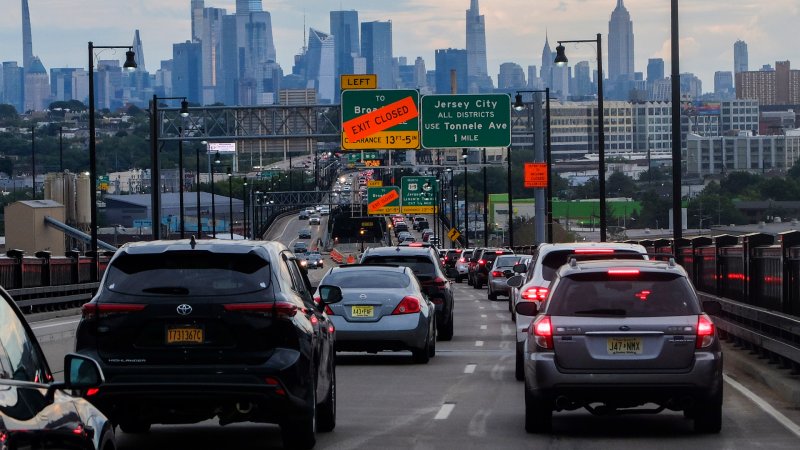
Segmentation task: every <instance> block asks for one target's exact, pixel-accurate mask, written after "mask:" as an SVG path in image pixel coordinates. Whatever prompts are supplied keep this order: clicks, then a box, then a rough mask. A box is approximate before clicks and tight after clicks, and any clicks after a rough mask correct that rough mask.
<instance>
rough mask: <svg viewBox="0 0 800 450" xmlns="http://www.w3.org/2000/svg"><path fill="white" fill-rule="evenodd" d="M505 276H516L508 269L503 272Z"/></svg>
mask: <svg viewBox="0 0 800 450" xmlns="http://www.w3.org/2000/svg"><path fill="white" fill-rule="evenodd" d="M503 276H504V277H506V278H511V277H512V276H514V272H512V271H510V270H508V269H506V270H504V271H503Z"/></svg>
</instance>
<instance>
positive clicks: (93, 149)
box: [88, 41, 136, 281]
mask: <svg viewBox="0 0 800 450" xmlns="http://www.w3.org/2000/svg"><path fill="white" fill-rule="evenodd" d="M88 48H89V74H88V75H89V217H90V219H89V221H90V225H89V226H90V227H91V230H90V235H91V252H92V268H91V270H90V271H89V272H90V275H91V281H98V280H99V279H100V274H99V269H100V267H99V265H98V262H99V259H98V254H97V143H96V142H95V139H96V136H97V130H96V129H95V126H96V125H95V120H94V50H95V49H106V48H112V49H113V48H127V49H128V51H127V52H125V63H124V64H123V65H122V67H123V68H124V69H135V68H136V61H135V60H134V55H135V54H134V53H133V47H132V46H130V45H124V46H95V45H94V43H92V41H89V43H88Z"/></svg>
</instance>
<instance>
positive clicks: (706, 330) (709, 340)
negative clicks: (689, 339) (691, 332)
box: [695, 314, 714, 348]
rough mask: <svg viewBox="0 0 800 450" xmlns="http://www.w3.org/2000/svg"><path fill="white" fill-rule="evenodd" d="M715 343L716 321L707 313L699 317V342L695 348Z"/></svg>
mask: <svg viewBox="0 0 800 450" xmlns="http://www.w3.org/2000/svg"><path fill="white" fill-rule="evenodd" d="M713 343H714V322H712V321H711V318H710V317H708V315H706V314H701V315H699V316H698V317H697V343H696V344H695V348H705V347H708V346H710V345H711V344H713Z"/></svg>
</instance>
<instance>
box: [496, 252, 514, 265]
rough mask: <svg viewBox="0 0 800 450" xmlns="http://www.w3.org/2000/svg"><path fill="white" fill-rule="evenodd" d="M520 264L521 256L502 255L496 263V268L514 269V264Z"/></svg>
mask: <svg viewBox="0 0 800 450" xmlns="http://www.w3.org/2000/svg"><path fill="white" fill-rule="evenodd" d="M517 262H519V256H516V255H501V256H500V257H499V258H497V261H495V263H494V266H495V267H512V266H513V265H514V264H516V263H517Z"/></svg>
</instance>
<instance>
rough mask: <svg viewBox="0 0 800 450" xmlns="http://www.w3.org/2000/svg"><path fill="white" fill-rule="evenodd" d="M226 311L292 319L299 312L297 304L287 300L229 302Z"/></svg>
mask: <svg viewBox="0 0 800 450" xmlns="http://www.w3.org/2000/svg"><path fill="white" fill-rule="evenodd" d="M223 308H225V311H229V312H241V313H252V314H261V315H263V316H264V317H275V318H276V319H290V318H292V317H294V316H295V314H297V305H294V304H292V303H286V302H275V303H229V304H227V305H224V306H223Z"/></svg>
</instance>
